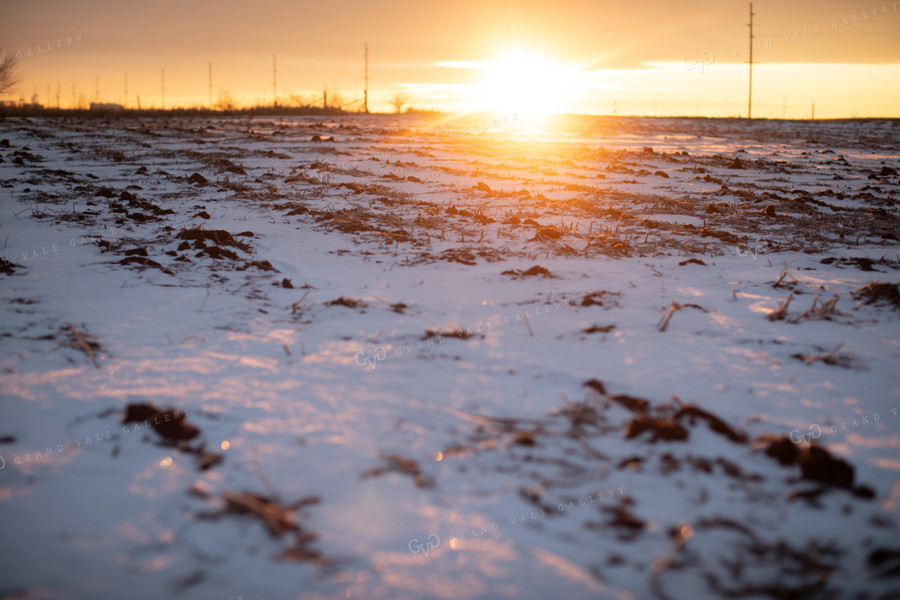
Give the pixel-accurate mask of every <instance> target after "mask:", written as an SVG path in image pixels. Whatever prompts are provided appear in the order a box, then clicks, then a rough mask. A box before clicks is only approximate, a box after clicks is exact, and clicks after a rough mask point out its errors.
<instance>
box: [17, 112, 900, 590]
mask: <svg viewBox="0 0 900 600" xmlns="http://www.w3.org/2000/svg"><path fill="white" fill-rule="evenodd" d="M898 134H900V131H898V122H897V121H886V120H885V121H879V120H872V121H846V122H815V123H798V122H769V121H759V122H754V123H752V124H747V123H745V122H742V121H728V120H702V119H683V120H679V119H644V120H642V119H581V120H576V119H571V120H567V121H562V120H561V121H559V122H557V123H555V124H553V125H552V126H550V127H547V128H546V129H543V130H538V129H530V128H529V126H526V124H524V123H519V122H509V123H499V122H498V124H497V125H496V126H494V127H491V126H489V127H487V128H472V127H470V126H469V124H468V123H459V122H446V121H440V120H434V119H421V118H413V117H409V118H399V117H398V118H388V117H374V116H373V117H353V118H342V119H334V120H330V119H329V120H325V119H317V118H252V119H248V118H208V119H200V118H198V119H189V118H185V119H141V118H125V119H117V120H109V121H104V120H100V119H84V120H81V119H66V120H15V119H13V120H7V121H5V122H2V123H0V185H2V189H0V198H2V207H0V211H2V212H0V219H2V220H0V223H2V230H0V238H2V240H3V246H2V256H3V262H2V269H0V285H2V286H3V287H2V289H3V296H2V297H3V302H2V311H3V318H2V324H0V339H2V352H0V361H2V367H3V369H2V373H0V393H2V396H3V400H2V405H0V406H2V408H0V411H2V412H0V414H2V418H0V527H2V531H3V535H2V536H0V556H2V559H0V598H8V599H12V598H97V597H100V598H102V597H126V596H127V597H134V598H162V597H184V598H213V599H215V598H221V599H223V600H224V599H227V598H236V597H243V598H247V599H252V598H266V599H271V598H285V599H287V598H299V597H302V598H331V597H361V598H495V597H533V598H546V597H551V596H554V597H555V596H560V595H566V596H567V597H573V598H622V599H625V598H688V597H690V598H754V599H755V598H871V599H880V598H894V597H896V594H897V592H898V590H900V542H898V541H897V540H898V539H900V535H898V533H900V532H898V525H900V523H898V516H900V477H898V471H900V455H898V447H900V416H898V414H897V410H898V406H900V401H898V400H900V378H898V375H897V365H898V364H900V361H898V359H900V293H898V283H900V273H898V269H900V250H898V247H897V241H898V236H900V208H898V200H897V193H898V191H900V177H898V170H900V155H898V153H897V150H896V148H897V147H898V138H900V135H898Z"/></svg>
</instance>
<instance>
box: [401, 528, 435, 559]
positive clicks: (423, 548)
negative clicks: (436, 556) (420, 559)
mask: <svg viewBox="0 0 900 600" xmlns="http://www.w3.org/2000/svg"><path fill="white" fill-rule="evenodd" d="M440 547H441V538H440V537H439V536H438V535H437V534H436V533H432V534H430V535H429V536H428V539H427V540H426V541H425V542H424V543H422V542H419V540H418V538H413V539H411V540H409V553H410V554H424V555H425V556H428V555H429V554H431V551H432V550H434V549H435V548H440Z"/></svg>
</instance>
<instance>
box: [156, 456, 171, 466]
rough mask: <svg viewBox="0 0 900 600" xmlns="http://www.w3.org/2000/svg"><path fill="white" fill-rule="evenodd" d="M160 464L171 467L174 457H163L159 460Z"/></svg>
mask: <svg viewBox="0 0 900 600" xmlns="http://www.w3.org/2000/svg"><path fill="white" fill-rule="evenodd" d="M159 466H161V467H163V468H166V467H171V466H172V457H171V456H167V457H165V458H164V459H162V460H161V461H159Z"/></svg>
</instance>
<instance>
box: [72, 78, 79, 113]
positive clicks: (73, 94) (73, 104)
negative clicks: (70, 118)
mask: <svg viewBox="0 0 900 600" xmlns="http://www.w3.org/2000/svg"><path fill="white" fill-rule="evenodd" d="M72 108H73V109H75V108H78V106H76V101H75V82H74V81H73V82H72Z"/></svg>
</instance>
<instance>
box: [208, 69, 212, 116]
mask: <svg viewBox="0 0 900 600" xmlns="http://www.w3.org/2000/svg"><path fill="white" fill-rule="evenodd" d="M209 110H212V61H209Z"/></svg>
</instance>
